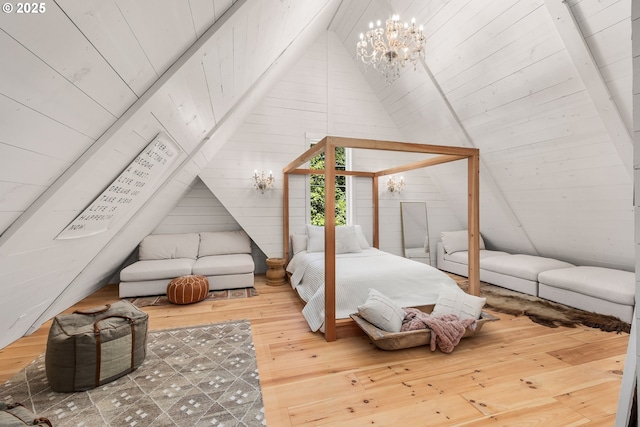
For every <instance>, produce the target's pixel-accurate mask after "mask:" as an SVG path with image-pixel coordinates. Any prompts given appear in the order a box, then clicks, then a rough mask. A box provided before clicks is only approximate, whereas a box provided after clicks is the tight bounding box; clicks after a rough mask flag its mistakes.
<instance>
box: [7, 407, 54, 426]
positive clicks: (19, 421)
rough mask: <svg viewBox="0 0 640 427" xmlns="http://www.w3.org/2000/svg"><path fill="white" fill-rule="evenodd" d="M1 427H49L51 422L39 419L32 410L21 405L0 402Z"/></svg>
mask: <svg viewBox="0 0 640 427" xmlns="http://www.w3.org/2000/svg"><path fill="white" fill-rule="evenodd" d="M0 426H3V427H22V426H49V427H51V421H49V419H47V418H43V417H38V416H36V415H34V414H33V412H31V411H30V410H28V409H27V408H25V407H24V406H22V404H21V403H5V402H0Z"/></svg>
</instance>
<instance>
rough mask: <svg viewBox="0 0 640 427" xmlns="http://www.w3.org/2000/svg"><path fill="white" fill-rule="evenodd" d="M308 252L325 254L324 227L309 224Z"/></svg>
mask: <svg viewBox="0 0 640 427" xmlns="http://www.w3.org/2000/svg"><path fill="white" fill-rule="evenodd" d="M307 236H308V237H309V241H308V242H307V252H324V227H320V226H318V225H310V224H307Z"/></svg>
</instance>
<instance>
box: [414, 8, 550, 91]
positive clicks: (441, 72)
mask: <svg viewBox="0 0 640 427" xmlns="http://www.w3.org/2000/svg"><path fill="white" fill-rule="evenodd" d="M541 5H542V0H538V1H530V0H527V1H524V0H522V1H519V2H517V3H515V4H513V6H512V7H510V8H509V9H507V10H506V11H505V12H504V13H502V14H500V15H499V16H496V17H495V18H493V19H491V21H490V22H488V23H487V24H486V25H484V26H483V27H482V28H481V29H480V30H479V31H477V32H476V33H474V34H473V37H470V38H468V39H466V40H465V43H463V44H461V45H458V46H455V49H454V50H452V51H450V52H448V53H447V52H442V53H441V54H440V55H434V56H432V55H431V54H430V51H429V49H428V48H427V62H428V63H429V67H430V68H431V72H432V73H433V75H434V76H435V77H436V79H437V80H438V81H439V82H440V84H441V85H442V86H443V88H444V87H445V85H446V82H447V81H448V80H449V79H451V78H452V77H454V76H456V75H458V74H459V73H461V72H463V71H465V70H467V69H468V68H470V67H473V66H474V65H475V64H477V63H479V62H481V61H482V60H484V59H487V58H488V57H490V56H491V55H493V54H495V53H496V52H499V51H500V50H502V49H503V48H504V47H505V46H507V45H509V44H511V43H513V41H514V40H517V39H518V38H520V37H522V36H523V35H526V34H527V33H528V32H530V31H531V30H532V29H533V28H536V27H537V26H538V24H536V23H538V22H540V17H541V16H545V12H544V10H543V9H542V8H541V7H540V6H541ZM420 22H422V21H420ZM532 23H533V24H532ZM477 45H482V46H483V47H484V48H483V49H469V48H466V46H477ZM457 51H463V52H464V55H452V54H451V52H457ZM445 93H446V91H445Z"/></svg>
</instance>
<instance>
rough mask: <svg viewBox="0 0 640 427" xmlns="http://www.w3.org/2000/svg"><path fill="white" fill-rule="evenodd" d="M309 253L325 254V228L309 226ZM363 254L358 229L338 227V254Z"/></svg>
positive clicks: (346, 226)
mask: <svg viewBox="0 0 640 427" xmlns="http://www.w3.org/2000/svg"><path fill="white" fill-rule="evenodd" d="M307 235H308V236H309V241H308V243H307V252H324V227H322V226H317V225H307ZM352 252H362V249H361V248H360V243H359V242H358V237H357V235H356V229H355V227H353V226H350V225H344V226H338V227H336V253H337V254H346V253H352Z"/></svg>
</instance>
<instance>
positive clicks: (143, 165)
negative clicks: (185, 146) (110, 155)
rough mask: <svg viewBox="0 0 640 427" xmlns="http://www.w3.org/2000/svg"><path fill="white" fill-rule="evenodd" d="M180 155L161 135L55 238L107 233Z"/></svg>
mask: <svg viewBox="0 0 640 427" xmlns="http://www.w3.org/2000/svg"><path fill="white" fill-rule="evenodd" d="M179 154H180V148H179V147H178V145H177V144H176V143H175V142H174V141H173V140H172V139H171V138H169V137H168V136H167V135H166V134H163V133H160V134H159V135H158V136H156V137H155V138H154V140H153V141H151V142H150V143H149V145H147V146H146V148H145V149H144V150H142V151H141V152H140V154H138V156H137V157H136V158H135V159H134V160H133V161H132V162H131V164H129V166H127V168H126V169H125V170H124V171H122V173H120V175H118V177H117V178H116V179H115V180H114V181H113V182H112V183H111V184H110V185H109V186H108V187H107V188H106V189H105V190H104V191H103V192H102V193H101V194H100V195H99V196H98V197H97V198H96V199H95V200H94V201H93V202H92V203H91V204H90V205H89V206H88V207H87V208H86V209H85V210H84V211H82V213H80V214H79V215H78V216H77V217H76V218H75V219H74V220H73V221H72V222H71V223H70V224H69V225H67V226H66V227H65V229H64V230H62V232H61V233H60V234H58V236H57V237H56V239H75V238H78V237H86V236H93V235H95V234H98V233H102V232H104V231H107V230H108V229H109V227H110V226H111V224H114V223H115V222H116V221H117V220H118V219H119V218H121V217H122V215H124V214H126V213H127V212H128V211H129V210H130V209H131V208H132V207H133V206H135V205H136V204H137V202H139V201H141V200H144V197H146V196H147V195H148V193H149V190H150V189H151V188H153V186H154V184H155V183H156V182H157V181H158V180H159V179H160V177H162V176H163V175H164V173H165V172H167V171H168V170H169V168H170V166H171V165H172V164H173V163H174V162H175V161H176V160H177V159H178V157H179Z"/></svg>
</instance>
